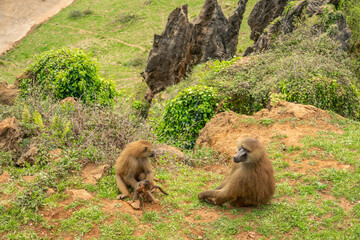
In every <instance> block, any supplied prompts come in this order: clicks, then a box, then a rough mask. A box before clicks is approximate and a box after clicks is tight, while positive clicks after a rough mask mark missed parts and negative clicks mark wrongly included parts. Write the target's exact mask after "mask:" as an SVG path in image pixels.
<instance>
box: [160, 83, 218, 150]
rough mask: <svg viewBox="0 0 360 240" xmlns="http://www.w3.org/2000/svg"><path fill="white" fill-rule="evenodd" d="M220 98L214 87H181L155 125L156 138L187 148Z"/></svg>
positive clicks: (213, 111) (193, 142)
mask: <svg viewBox="0 0 360 240" xmlns="http://www.w3.org/2000/svg"><path fill="white" fill-rule="evenodd" d="M219 101H220V98H219V95H218V94H217V91H216V89H215V88H212V87H207V86H201V85H199V86H192V87H188V88H186V89H184V90H182V91H181V92H180V93H179V94H178V95H177V96H176V97H175V98H174V99H172V100H170V101H169V102H168V103H167V104H166V107H165V110H164V113H163V115H162V117H161V120H160V124H159V126H158V127H157V128H156V131H157V135H158V137H159V138H158V139H159V140H160V141H167V142H171V143H173V144H175V145H176V146H178V147H181V148H186V149H190V148H192V147H194V145H195V141H196V138H197V136H198V134H199V131H200V129H202V128H203V127H204V126H205V124H206V123H207V122H208V121H209V120H210V119H211V117H212V116H213V115H214V114H215V112H216V108H217V106H218V104H219Z"/></svg>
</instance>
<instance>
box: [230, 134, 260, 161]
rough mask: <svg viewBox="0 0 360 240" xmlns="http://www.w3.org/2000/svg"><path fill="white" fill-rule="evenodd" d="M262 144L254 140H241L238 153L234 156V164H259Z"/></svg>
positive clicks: (247, 138) (248, 138)
mask: <svg viewBox="0 0 360 240" xmlns="http://www.w3.org/2000/svg"><path fill="white" fill-rule="evenodd" d="M262 151H263V150H262V147H261V145H260V142H259V141H257V140H256V139H254V138H250V137H246V138H240V139H239V142H238V149H237V153H236V154H235V155H234V162H236V163H239V162H252V163H255V162H257V161H258V160H259V159H260V158H261V156H262Z"/></svg>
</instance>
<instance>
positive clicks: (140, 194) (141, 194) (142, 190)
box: [128, 179, 168, 209]
mask: <svg viewBox="0 0 360 240" xmlns="http://www.w3.org/2000/svg"><path fill="white" fill-rule="evenodd" d="M154 189H159V190H160V191H161V192H162V193H164V194H165V195H168V193H167V192H165V191H164V190H163V189H162V188H161V187H160V186H158V185H153V184H151V183H150V181H149V180H146V179H145V180H142V181H140V182H138V183H137V184H136V186H135V188H134V194H133V198H132V201H128V203H129V204H130V206H131V207H133V208H134V209H140V208H141V204H142V203H143V202H144V201H149V202H155V203H157V202H158V200H157V199H156V198H155V197H154V196H153V195H152V194H151V191H152V190H154ZM139 198H141V201H140V202H136V201H138V200H139Z"/></svg>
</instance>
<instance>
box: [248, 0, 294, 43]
mask: <svg viewBox="0 0 360 240" xmlns="http://www.w3.org/2000/svg"><path fill="white" fill-rule="evenodd" d="M288 1H289V0H259V1H257V3H256V4H255V6H254V8H253V10H252V11H251V13H250V16H249V18H248V24H249V26H250V28H251V33H250V39H252V40H254V41H255V42H256V41H257V40H258V39H259V37H260V35H261V34H262V32H263V31H264V29H265V28H266V27H267V26H268V25H269V23H270V22H272V21H274V20H275V18H277V17H279V16H281V14H282V12H283V11H284V8H285V6H286V4H287V3H288Z"/></svg>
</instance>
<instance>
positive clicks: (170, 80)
mask: <svg viewBox="0 0 360 240" xmlns="http://www.w3.org/2000/svg"><path fill="white" fill-rule="evenodd" d="M191 32H192V25H191V24H190V23H189V21H188V11H187V5H186V4H184V5H182V6H181V7H179V8H176V9H175V10H174V11H173V12H172V13H171V14H170V16H169V18H168V22H167V24H166V27H165V31H164V32H163V33H162V34H161V35H155V36H154V43H153V48H152V49H151V51H150V53H149V58H148V61H147V66H146V69H145V72H144V73H143V74H142V75H143V77H144V78H145V81H146V83H147V85H148V86H149V88H150V89H151V94H150V95H151V97H150V98H152V96H153V95H154V94H156V93H158V92H160V91H162V90H164V89H165V88H166V87H167V86H169V85H173V84H176V83H178V82H179V81H180V78H181V77H183V76H184V75H185V72H186V67H187V65H188V64H189V60H188V59H189V57H190V56H189V48H190V40H191ZM186 53H188V54H186ZM182 60H183V61H182Z"/></svg>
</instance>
